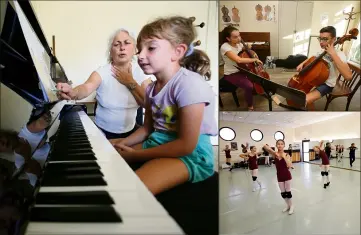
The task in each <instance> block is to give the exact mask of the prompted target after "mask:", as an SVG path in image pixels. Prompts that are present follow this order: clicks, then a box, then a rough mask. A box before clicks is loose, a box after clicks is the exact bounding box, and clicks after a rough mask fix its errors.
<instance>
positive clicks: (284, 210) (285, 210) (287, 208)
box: [282, 207, 290, 213]
mask: <svg viewBox="0 0 361 235" xmlns="http://www.w3.org/2000/svg"><path fill="white" fill-rule="evenodd" d="M289 209H290V208H289V207H286V208H285V209H283V210H282V212H283V213H285V212H287V211H288V210H289Z"/></svg>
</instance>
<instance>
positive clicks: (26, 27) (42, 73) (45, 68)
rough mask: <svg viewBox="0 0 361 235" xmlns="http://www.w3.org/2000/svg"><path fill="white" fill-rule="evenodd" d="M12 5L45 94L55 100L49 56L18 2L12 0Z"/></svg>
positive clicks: (50, 99) (49, 99) (49, 98)
mask: <svg viewBox="0 0 361 235" xmlns="http://www.w3.org/2000/svg"><path fill="white" fill-rule="evenodd" d="M14 5H15V10H16V13H17V15H18V18H19V22H20V25H21V29H22V30H23V34H24V37H25V40H26V43H27V45H28V48H29V51H30V54H31V58H32V59H33V62H34V65H35V68H36V71H37V72H38V75H39V78H40V82H41V83H42V85H43V87H44V89H45V92H46V95H47V96H48V97H47V98H48V101H49V102H54V101H57V100H58V98H57V96H56V92H55V91H53V90H54V89H55V85H56V84H55V83H54V82H53V80H52V79H51V76H50V74H51V72H50V57H49V55H48V53H47V52H46V51H45V49H44V47H43V45H42V44H41V42H40V40H39V38H38V37H37V36H36V34H35V32H34V30H33V28H32V27H31V25H30V23H29V21H28V20H27V18H26V16H25V14H24V12H23V10H22V9H21V7H20V5H19V3H18V2H17V1H14Z"/></svg>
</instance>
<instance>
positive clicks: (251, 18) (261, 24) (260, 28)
mask: <svg viewBox="0 0 361 235" xmlns="http://www.w3.org/2000/svg"><path fill="white" fill-rule="evenodd" d="M257 4H261V5H262V6H263V7H264V6H266V5H267V4H268V5H269V6H271V7H272V6H273V5H275V6H276V22H274V21H257V20H256V10H255V7H256V5H257ZM278 4H279V1H258V2H255V1H220V2H219V9H218V15H219V17H220V18H219V19H220V20H219V31H222V29H223V28H224V27H225V26H224V25H223V21H222V20H221V19H222V16H223V14H222V11H221V8H222V6H223V5H224V6H226V7H227V8H228V9H229V10H230V14H229V16H232V12H231V9H232V8H233V7H234V6H235V7H236V8H238V9H239V17H240V23H239V27H237V26H236V28H238V29H239V30H240V31H241V32H270V37H271V42H270V43H271V55H272V56H278V20H279V19H278V18H279V17H278Z"/></svg>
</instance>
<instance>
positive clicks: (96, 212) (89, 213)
mask: <svg viewBox="0 0 361 235" xmlns="http://www.w3.org/2000/svg"><path fill="white" fill-rule="evenodd" d="M30 221H34V222H68V223H71V222H74V223H87V222H89V223H109V222H113V223H115V222H119V223H120V222H122V219H121V217H120V215H118V213H117V212H116V211H115V210H114V208H113V207H112V206H91V207H89V206H84V207H34V208H33V209H32V210H31V212H30Z"/></svg>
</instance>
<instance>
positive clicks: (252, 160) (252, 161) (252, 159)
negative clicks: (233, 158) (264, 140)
mask: <svg viewBox="0 0 361 235" xmlns="http://www.w3.org/2000/svg"><path fill="white" fill-rule="evenodd" d="M250 150H251V151H250V152H247V153H242V154H240V155H239V156H240V157H241V158H245V159H246V160H248V163H249V170H250V171H251V175H252V180H253V190H252V191H253V192H254V191H256V188H257V184H258V185H259V188H260V189H261V182H260V181H259V180H258V179H257V175H258V164H257V159H258V155H261V154H262V152H257V148H256V147H255V146H251V147H250Z"/></svg>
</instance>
